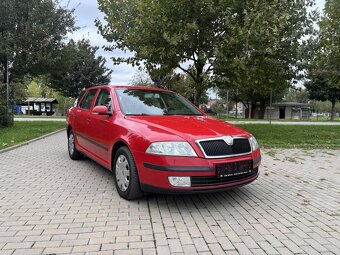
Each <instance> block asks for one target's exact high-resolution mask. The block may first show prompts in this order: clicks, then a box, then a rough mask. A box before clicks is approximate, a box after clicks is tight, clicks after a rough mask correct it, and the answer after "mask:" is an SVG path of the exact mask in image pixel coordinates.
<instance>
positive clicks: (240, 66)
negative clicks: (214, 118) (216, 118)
mask: <svg viewBox="0 0 340 255" xmlns="http://www.w3.org/2000/svg"><path fill="white" fill-rule="evenodd" d="M311 2H312V0H306V1H264V0H255V1H254V0H251V1H250V0H244V1H227V0H197V1H191V0H177V1H153V0H140V1H136V0H126V1H109V0H99V9H100V10H101V11H102V12H104V14H105V23H102V22H100V21H98V20H97V21H96V25H97V26H98V29H99V31H100V33H101V34H102V35H103V36H104V38H106V40H107V41H109V42H111V43H112V46H111V47H109V48H108V49H109V50H115V49H121V50H130V51H131V52H133V53H134V55H132V56H130V57H128V58H115V59H114V60H115V62H116V63H121V62H126V63H130V64H133V65H141V64H143V66H145V67H146V69H147V70H148V72H149V73H150V74H151V76H152V77H157V76H158V77H161V76H165V75H166V74H168V73H171V72H172V70H174V69H175V68H179V69H180V70H182V71H183V72H185V73H187V74H188V75H189V76H190V77H191V78H192V79H193V81H194V102H195V103H196V104H199V103H200V101H201V96H202V94H203V92H204V91H205V90H206V89H207V88H208V87H211V86H212V85H216V84H218V85H219V86H220V87H227V88H234V89H235V90H237V92H238V95H239V98H240V99H242V100H244V101H247V100H250V101H252V100H254V99H259V100H263V99H264V98H267V96H268V94H269V91H270V90H271V89H273V90H274V92H276V93H278V92H282V91H283V90H284V89H286V88H287V86H288V85H289V81H290V80H291V79H293V78H294V77H296V76H297V70H298V62H299V59H300V58H299V45H300V40H301V38H302V37H303V36H304V35H305V34H307V33H308V32H309V28H310V25H311V23H310V21H311V19H310V18H309V17H308V15H307V11H306V8H307V5H311ZM208 77H209V78H210V81H211V82H210V83H208V82H205V80H206V79H207V78H208Z"/></svg>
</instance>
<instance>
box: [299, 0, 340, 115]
mask: <svg viewBox="0 0 340 255" xmlns="http://www.w3.org/2000/svg"><path fill="white" fill-rule="evenodd" d="M318 24H319V30H318V33H317V36H316V37H314V38H312V39H311V40H310V44H309V45H308V46H309V47H308V49H309V59H308V61H309V62H308V78H309V79H310V81H308V82H306V84H305V86H306V88H307V90H308V92H309V93H310V96H311V98H312V99H316V100H320V101H326V100H329V101H330V102H331V103H332V111H331V112H332V114H331V120H333V119H334V115H335V104H336V101H339V100H340V1H339V0H329V1H327V2H326V4H325V9H324V15H323V16H322V17H321V19H320V21H319V23H318Z"/></svg>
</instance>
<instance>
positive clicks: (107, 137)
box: [67, 86, 261, 199]
mask: <svg viewBox="0 0 340 255" xmlns="http://www.w3.org/2000/svg"><path fill="white" fill-rule="evenodd" d="M67 137H68V152H69V155H70V157H71V159H80V158H81V157H82V156H83V155H84V154H85V155H86V156H88V157H89V158H91V159H93V160H95V161H96V162H98V163H99V164H101V165H103V166H104V167H105V168H107V169H109V170H111V171H112V172H113V177H114V182H115V185H116V189H117V191H118V193H119V195H120V196H121V197H123V198H125V199H134V198H137V197H139V196H141V195H142V194H143V193H144V192H156V193H197V192H211V191H213V190H222V189H226V188H230V187H235V186H239V185H244V184H247V183H250V182H252V181H254V180H255V179H256V178H257V177H258V175H259V165H260V161H261V154H260V150H259V146H258V144H257V142H256V139H255V138H254V136H252V135H251V134H249V133H247V132H245V131H244V130H242V129H240V128H238V127H236V126H234V125H231V124H228V123H226V122H224V121H220V120H217V119H214V118H211V117H209V116H207V115H205V114H204V113H202V112H201V111H200V110H199V109H198V108H196V107H195V106H194V105H192V104H191V103H190V102H189V101H187V100H186V99H184V98H183V97H181V96H179V95H177V94H175V93H173V92H171V91H167V90H163V89H157V88H147V87H132V86H96V87H92V88H88V89H86V90H84V91H82V92H81V94H80V95H79V97H78V99H77V100H76V102H75V104H74V107H72V108H71V109H70V110H69V112H68V117H67Z"/></svg>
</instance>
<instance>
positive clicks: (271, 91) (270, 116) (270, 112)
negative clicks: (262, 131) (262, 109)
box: [269, 89, 273, 125]
mask: <svg viewBox="0 0 340 255" xmlns="http://www.w3.org/2000/svg"><path fill="white" fill-rule="evenodd" d="M272 102H273V89H270V102H269V124H270V125H271V124H272Z"/></svg>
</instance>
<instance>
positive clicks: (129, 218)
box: [0, 132, 340, 255]
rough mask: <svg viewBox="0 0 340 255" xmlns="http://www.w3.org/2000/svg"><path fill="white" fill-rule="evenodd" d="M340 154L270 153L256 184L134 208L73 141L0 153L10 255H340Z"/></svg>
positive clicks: (61, 136) (58, 139)
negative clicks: (75, 157)
mask: <svg viewBox="0 0 340 255" xmlns="http://www.w3.org/2000/svg"><path fill="white" fill-rule="evenodd" d="M339 197H340V150H330V151H327V150H299V149H284V150H278V149H276V150H272V151H270V153H269V151H268V150H264V153H263V164H262V166H261V175H260V177H259V178H258V179H257V180H256V181H255V182H253V183H252V184H250V185H247V186H244V187H240V188H236V189H233V190H228V191H225V192H218V193H211V194H201V195H174V196H165V195H155V194H153V195H148V196H146V197H143V198H141V199H139V200H136V201H125V200H124V199H121V198H120V197H119V196H118V194H117V192H116V191H115V187H114V182H113V178H112V174H111V173H110V172H109V171H107V170H105V169H104V168H103V167H101V166H99V165H98V164H96V163H95V162H93V161H91V160H89V159H84V160H80V161H72V160H70V159H69V157H68V154H67V143H66V134H65V132H62V133H57V134H55V135H52V136H50V137H47V138H44V139H42V140H38V141H35V142H33V143H31V144H28V145H25V146H22V147H19V148H16V149H14V150H11V151H7V152H4V153H2V154H0V255H3V254H6V255H7V254H10V255H13V254H25V255H29V254H94V255H96V254H98V255H99V254H111V255H112V254H119V255H121V254H143V255H144V254H159V255H163V254H340V250H339V247H340V234H339V233H340V202H339Z"/></svg>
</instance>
